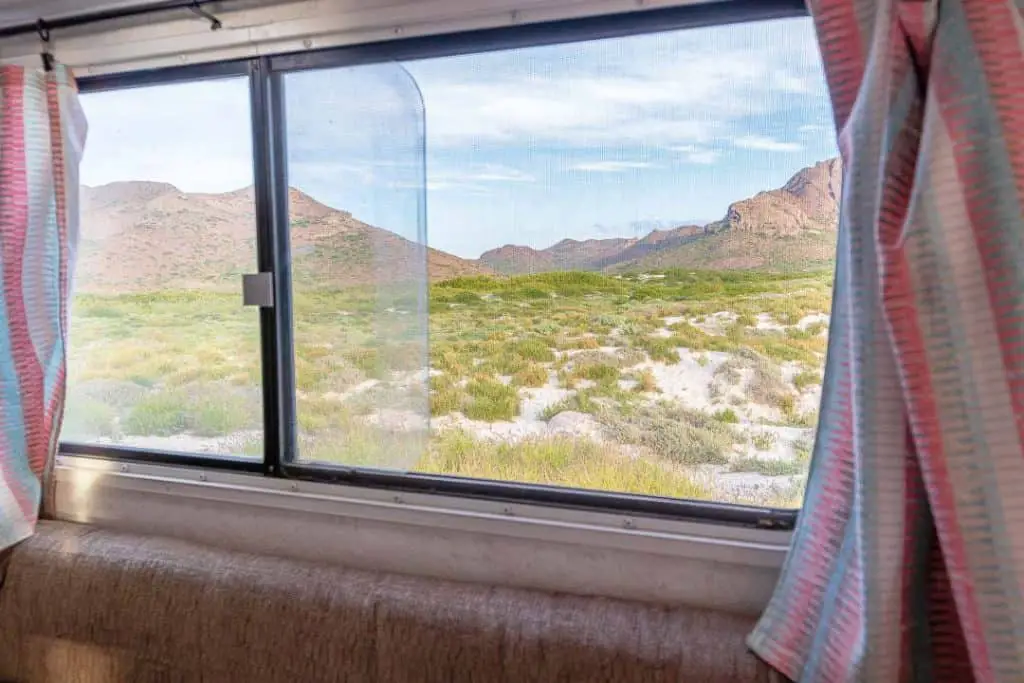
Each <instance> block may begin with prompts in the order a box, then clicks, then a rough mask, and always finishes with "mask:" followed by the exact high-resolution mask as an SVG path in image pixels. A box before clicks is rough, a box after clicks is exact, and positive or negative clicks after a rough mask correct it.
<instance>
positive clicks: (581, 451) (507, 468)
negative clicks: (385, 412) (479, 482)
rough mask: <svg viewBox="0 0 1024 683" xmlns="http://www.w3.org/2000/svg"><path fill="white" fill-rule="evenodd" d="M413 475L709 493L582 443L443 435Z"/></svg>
mask: <svg viewBox="0 0 1024 683" xmlns="http://www.w3.org/2000/svg"><path fill="white" fill-rule="evenodd" d="M416 469H417V471H421V472H428V473H436V474H456V475H461V476H467V477H475V478H483V479H499V480H504V481H521V482H530V483H536V484H551V485H559V486H574V487H580V488H586V489H598V490H606V491H621V492H624V493H640V494H648V495H660V496H671V497H675V498H705V499H706V498H710V497H711V495H712V494H711V491H709V490H708V489H706V488H705V487H703V486H700V485H698V484H696V483H694V482H693V480H691V479H690V478H689V477H687V476H685V475H684V474H682V473H680V472H676V471H674V470H672V469H670V468H666V467H663V466H661V465H659V464H658V463H653V462H649V461H646V460H643V459H632V458H623V457H622V456H621V455H620V454H619V453H618V452H617V450H616V449H615V448H614V447H612V446H606V445H602V444H598V443H595V442H594V441H591V440H588V439H581V438H565V437H559V438H554V439H551V438H546V439H526V440H524V441H519V442H517V443H514V444H511V443H501V442H492V441H485V440H483V439H476V438H474V437H473V436H471V435H470V434H467V433H466V432H463V431H461V430H447V431H445V432H443V433H441V434H440V435H439V436H438V438H436V439H434V440H433V441H432V442H431V446H430V450H429V452H428V454H427V455H426V456H425V457H424V458H423V459H422V460H421V461H420V462H419V463H418V465H417V466H416Z"/></svg>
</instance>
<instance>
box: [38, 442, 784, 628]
mask: <svg viewBox="0 0 1024 683" xmlns="http://www.w3.org/2000/svg"><path fill="white" fill-rule="evenodd" d="M54 476H55V482H56V491H55V496H54V516H55V517H56V518H57V519H60V520H64V521H69V522H78V523H84V524H91V525H96V526H101V527H108V528H114V529H118V530H123V531H129V532H133V533H140V534H148V535H157V536H170V537H176V538H181V539H185V540H190V541H195V542H200V543H205V544H208V545H213V546H218V547H223V548H227V549H231V550H238V551H243V552H252V553H258V554H268V555H276V556H281V557H289V558H294V559H301V560H310V561H318V562H326V563H331V564H339V565H345V566H350V567H356V568H359V569H366V570H374V571H387V572H396V573H403V574H413V575H420V576H429V577H434V578H441V579H449V580H456V581H469V582H474V583H485V584H492V585H503V586H515V587H521V588H533V589H539V590H546V591H555V592H565V593H575V594H581V595H596V596H603V597H610V598H622V599H630V600H641V601H646V602H656V603H661V604H666V605H673V606H675V605H679V606H683V605H685V606H688V607H696V608H705V609H715V610H722V611H728V612H734V613H742V614H756V613H757V612H759V611H760V610H761V609H762V608H763V607H764V605H765V604H766V603H767V601H768V598H769V596H770V594H771V591H772V589H773V587H774V585H775V581H776V579H777V577H778V572H779V569H780V568H781V566H782V563H783V561H784V559H785V555H786V551H787V548H788V543H789V537H790V534H789V532H784V531H773V530H761V529H749V528H742V527H731V526H726V525H720V524H709V523H696V522H687V521H679V520H669V519H660V518H654V517H642V516H634V515H623V514H616V513H605V512H593V511H584V510H577V509H570V508H558V507H547V506H541V505H527V504H520V503H507V502H499V501H488V500H479V499H468V498H455V497H447V496H440V495H434V494H426V493H396V492H395V491H387V490H380V489H368V488H362V487H351V486H344V485H330V484H319V483H311V482H300V481H294V480H283V479H271V478H266V477H262V476H259V475H251V474H238V473H230V472H219V471H210V470H200V469H197V468H189V467H179V466H168V465H151V464H138V463H125V462H113V461H110V460H102V459H96V458H89V457H83V456H69V455H60V456H59V457H58V458H57V464H56V467H55V471H54Z"/></svg>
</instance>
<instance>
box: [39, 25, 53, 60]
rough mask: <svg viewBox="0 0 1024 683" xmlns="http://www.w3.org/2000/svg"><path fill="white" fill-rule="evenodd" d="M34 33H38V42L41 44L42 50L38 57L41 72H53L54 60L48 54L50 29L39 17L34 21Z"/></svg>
mask: <svg viewBox="0 0 1024 683" xmlns="http://www.w3.org/2000/svg"><path fill="white" fill-rule="evenodd" d="M36 31H37V32H38V33H39V40H41V41H42V42H43V50H42V52H41V53H40V55H39V56H40V58H42V60H43V70H45V71H53V62H54V59H53V55H52V54H51V53H50V27H49V26H47V25H46V22H45V21H43V19H42V18H41V17H40V18H39V19H38V20H37V21H36Z"/></svg>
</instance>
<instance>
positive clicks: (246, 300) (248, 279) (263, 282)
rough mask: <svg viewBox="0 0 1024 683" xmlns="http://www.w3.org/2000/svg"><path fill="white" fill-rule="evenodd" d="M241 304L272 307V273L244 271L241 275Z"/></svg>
mask: <svg viewBox="0 0 1024 683" xmlns="http://www.w3.org/2000/svg"><path fill="white" fill-rule="evenodd" d="M242 305H243V306H259V307H261V308H273V307H274V274H273V273H246V274H245V275H242Z"/></svg>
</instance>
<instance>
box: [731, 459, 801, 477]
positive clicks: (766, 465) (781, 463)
mask: <svg viewBox="0 0 1024 683" xmlns="http://www.w3.org/2000/svg"><path fill="white" fill-rule="evenodd" d="M729 471H730V472H756V473H757V474H763V475H765V476H768V477H780V476H785V475H793V474H800V473H802V472H803V471H804V468H803V465H801V464H800V463H798V462H794V461H793V460H780V459H775V458H759V457H756V456H743V457H740V458H736V459H735V460H733V461H732V462H731V463H729Z"/></svg>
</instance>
